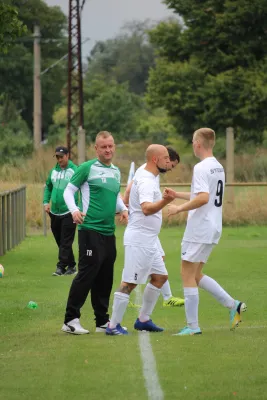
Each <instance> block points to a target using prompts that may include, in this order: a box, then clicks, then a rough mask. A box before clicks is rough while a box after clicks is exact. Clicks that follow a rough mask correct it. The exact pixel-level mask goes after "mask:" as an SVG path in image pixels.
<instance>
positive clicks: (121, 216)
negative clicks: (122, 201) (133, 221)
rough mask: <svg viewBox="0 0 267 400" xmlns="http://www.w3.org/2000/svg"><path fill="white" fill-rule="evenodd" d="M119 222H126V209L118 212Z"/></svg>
mask: <svg viewBox="0 0 267 400" xmlns="http://www.w3.org/2000/svg"><path fill="white" fill-rule="evenodd" d="M120 222H124V223H125V224H128V210H124V211H122V212H121V213H120Z"/></svg>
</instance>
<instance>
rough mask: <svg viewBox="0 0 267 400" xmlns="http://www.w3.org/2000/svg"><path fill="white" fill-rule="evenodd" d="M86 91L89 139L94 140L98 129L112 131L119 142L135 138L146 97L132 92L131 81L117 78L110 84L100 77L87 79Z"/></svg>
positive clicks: (86, 124)
mask: <svg viewBox="0 0 267 400" xmlns="http://www.w3.org/2000/svg"><path fill="white" fill-rule="evenodd" d="M84 91H85V105H84V115H85V123H84V127H85V130H86V134H87V135H88V136H89V139H90V140H94V138H95V136H96V134H97V132H99V131H101V130H108V131H110V132H112V133H113V135H114V137H115V139H116V141H117V142H118V141H121V140H123V139H125V138H126V137H127V138H129V140H131V137H132V135H134V133H135V128H136V114H137V113H138V111H139V110H140V109H141V106H142V99H141V98H140V97H139V96H137V95H136V94H134V93H131V92H129V90H128V85H127V83H123V84H118V83H117V82H115V81H113V80H112V81H110V82H108V83H107V82H105V81H104V78H103V77H102V78H101V77H100V76H99V77H98V78H94V79H93V80H92V81H90V82H88V81H87V82H86V85H85V89H84Z"/></svg>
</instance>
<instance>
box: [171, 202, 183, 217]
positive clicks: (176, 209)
mask: <svg viewBox="0 0 267 400" xmlns="http://www.w3.org/2000/svg"><path fill="white" fill-rule="evenodd" d="M179 212H181V210H180V207H179V206H175V205H174V204H169V205H168V217H170V216H171V215H175V214H179Z"/></svg>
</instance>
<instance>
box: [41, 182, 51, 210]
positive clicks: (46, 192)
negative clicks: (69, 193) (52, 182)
mask: <svg viewBox="0 0 267 400" xmlns="http://www.w3.org/2000/svg"><path fill="white" fill-rule="evenodd" d="M50 199H51V190H50V189H49V188H48V187H47V186H45V190H44V197H43V205H46V204H49V203H50Z"/></svg>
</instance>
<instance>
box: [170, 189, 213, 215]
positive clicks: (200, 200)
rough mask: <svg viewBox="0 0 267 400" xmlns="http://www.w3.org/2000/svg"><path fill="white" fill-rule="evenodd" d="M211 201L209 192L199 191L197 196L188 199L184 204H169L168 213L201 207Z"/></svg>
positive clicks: (173, 213) (172, 213)
mask: <svg viewBox="0 0 267 400" xmlns="http://www.w3.org/2000/svg"><path fill="white" fill-rule="evenodd" d="M208 202H209V193H204V192H202V193H198V194H197V195H196V197H194V198H193V199H192V200H190V201H187V202H186V203H184V204H181V205H179V206H176V205H174V204H171V205H169V207H168V215H169V216H170V215H175V214H179V213H180V212H183V211H190V210H195V209H196V208H200V207H202V206H204V205H205V204H207V203H208Z"/></svg>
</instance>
